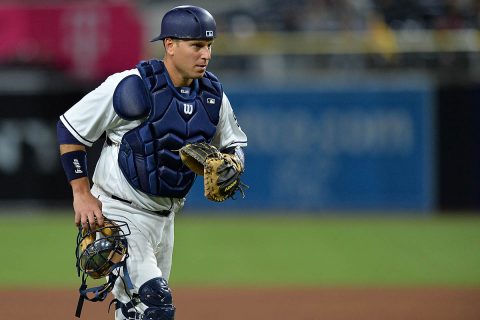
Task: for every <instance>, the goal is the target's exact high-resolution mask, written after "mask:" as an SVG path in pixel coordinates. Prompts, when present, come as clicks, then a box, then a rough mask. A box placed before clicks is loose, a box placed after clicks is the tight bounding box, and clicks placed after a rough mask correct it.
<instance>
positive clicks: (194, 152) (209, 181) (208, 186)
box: [180, 142, 245, 202]
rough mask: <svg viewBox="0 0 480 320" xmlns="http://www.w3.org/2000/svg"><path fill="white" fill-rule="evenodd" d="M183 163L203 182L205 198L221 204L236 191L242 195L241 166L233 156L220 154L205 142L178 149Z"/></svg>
mask: <svg viewBox="0 0 480 320" xmlns="http://www.w3.org/2000/svg"><path fill="white" fill-rule="evenodd" d="M180 157H181V159H182V161H183V163H184V164H185V165H186V166H187V167H188V168H190V169H191V170H192V171H193V172H195V173H196V174H198V175H202V176H204V177H203V181H204V192H205V197H206V198H207V199H208V200H212V201H217V202H221V201H224V200H226V199H227V198H231V197H233V195H234V194H235V192H236V191H237V190H240V192H241V193H242V195H244V191H243V187H245V185H244V184H243V183H242V182H241V181H240V176H241V175H242V173H243V166H242V164H241V162H240V160H238V158H237V157H236V156H235V155H231V154H226V153H221V152H220V151H218V149H217V148H216V147H214V146H212V145H209V144H207V143H205V142H200V143H193V144H187V145H186V146H184V147H182V148H181V149H180Z"/></svg>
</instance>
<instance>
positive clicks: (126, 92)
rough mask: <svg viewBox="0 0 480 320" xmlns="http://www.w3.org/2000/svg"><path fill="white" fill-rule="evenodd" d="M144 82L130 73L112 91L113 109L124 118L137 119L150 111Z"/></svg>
mask: <svg viewBox="0 0 480 320" xmlns="http://www.w3.org/2000/svg"><path fill="white" fill-rule="evenodd" d="M150 101H151V100H150V95H149V94H148V92H147V90H146V88H145V84H144V82H143V80H142V78H140V77H139V76H137V75H135V74H132V75H129V76H127V77H125V78H124V79H122V81H120V83H119V84H118V85H117V87H116V88H115V91H114V92H113V109H114V110H115V112H116V113H117V114H118V116H119V117H120V118H122V119H124V120H129V121H133V120H139V119H142V118H145V117H146V116H148V114H149V113H150V110H151V109H152V105H151V102H150Z"/></svg>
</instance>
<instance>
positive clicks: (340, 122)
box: [187, 81, 435, 211]
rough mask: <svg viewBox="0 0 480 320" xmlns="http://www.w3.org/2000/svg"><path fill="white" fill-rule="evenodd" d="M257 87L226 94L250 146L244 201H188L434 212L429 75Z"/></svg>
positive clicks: (193, 203)
mask: <svg viewBox="0 0 480 320" xmlns="http://www.w3.org/2000/svg"><path fill="white" fill-rule="evenodd" d="M399 83H400V85H392V84H389V83H388V82H382V81H367V82H362V83H356V84H354V85H350V84H349V85H348V86H347V85H338V86H330V87H329V88H327V89H322V86H319V87H317V88H312V87H294V88H292V87H290V88H288V89H285V88H278V89H272V88H266V89H265V88H259V87H250V88H244V89H239V90H234V91H230V92H227V94H228V96H229V98H230V101H231V102H232V105H234V109H235V110H236V115H237V118H238V120H239V122H240V125H241V127H242V129H243V130H244V131H245V132H246V133H247V135H248V139H249V145H248V147H247V148H246V149H245V153H246V168H247V169H246V172H245V174H244V176H243V179H244V182H245V183H246V184H248V185H249V186H250V188H249V189H248V190H247V191H246V198H245V199H237V200H235V201H227V202H225V203H222V204H212V203H209V202H208V201H206V200H205V199H204V198H203V196H202V192H203V190H202V182H203V179H201V178H199V179H198V180H199V181H197V182H196V186H195V188H196V189H195V190H194V192H193V195H192V196H191V197H190V198H189V200H188V202H187V207H192V208H197V207H199V206H200V207H205V208H209V209H214V208H225V207H227V208H257V209H273V210H281V209H286V210H290V209H300V210H390V211H394V210H430V209H432V207H433V206H434V200H435V199H434V180H435V165H434V162H435V161H434V158H433V156H434V155H433V153H434V139H433V128H432V126H433V121H434V117H433V101H432V99H433V98H432V90H431V88H430V86H429V85H428V83H423V82H420V83H418V81H416V82H413V83H412V82H409V81H400V82H399Z"/></svg>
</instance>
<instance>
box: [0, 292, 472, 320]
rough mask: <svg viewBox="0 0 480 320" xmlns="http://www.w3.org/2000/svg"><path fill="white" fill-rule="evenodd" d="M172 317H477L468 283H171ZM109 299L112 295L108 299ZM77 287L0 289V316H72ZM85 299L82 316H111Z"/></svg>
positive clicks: (43, 319)
mask: <svg viewBox="0 0 480 320" xmlns="http://www.w3.org/2000/svg"><path fill="white" fill-rule="evenodd" d="M174 300H175V304H176V306H177V316H176V317H175V318H176V320H246V319H248V320H273V319H275V320H280V319H285V320H317V319H318V320H325V319H326V320H363V319H365V320H367V319H368V320H376V319H378V320H385V319H389V320H396V319H398V320H400V319H401V320H404V319H409V320H416V319H417V320H447V319H448V320H478V319H480V288H471V289H444V288H442V289H440V288H431V289H348V288H342V289H339V288H330V289H329V288H322V289H296V288H285V289H252V290H246V289H213V288H209V289H200V288H195V289H187V288H178V289H174ZM108 301H110V299H108ZM76 303H77V293H76V291H75V290H68V291H42V290H33V291H21V290H0V319H17V320H27V319H28V320H31V319H36V320H52V319H75V317H74V311H75V307H76ZM107 308H108V303H107V302H104V303H91V302H86V304H85V306H84V310H83V314H82V319H88V320H106V319H110V320H111V319H113V313H112V312H111V313H110V314H107Z"/></svg>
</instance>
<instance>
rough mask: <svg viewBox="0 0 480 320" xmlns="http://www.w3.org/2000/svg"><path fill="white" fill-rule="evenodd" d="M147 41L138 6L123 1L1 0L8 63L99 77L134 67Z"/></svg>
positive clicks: (0, 38)
mask: <svg viewBox="0 0 480 320" xmlns="http://www.w3.org/2000/svg"><path fill="white" fill-rule="evenodd" d="M145 41H146V40H145V39H143V29H142V23H141V17H140V16H139V14H138V12H137V10H136V7H135V6H133V5H130V4H126V3H124V2H122V3H121V4H102V3H83V4H82V3H78V4H77V3H71V4H70V3H67V4H52V5H48V4H47V5H46V4H42V5H1V6H0V61H1V62H3V63H8V62H13V63H25V64H28V63H35V64H39V63H41V64H46V65H50V66H52V67H53V68H57V69H60V70H64V71H66V72H67V73H69V74H70V75H72V76H73V77H75V78H77V79H82V80H99V79H101V78H104V77H105V76H107V75H109V74H111V73H114V72H118V71H122V70H124V69H130V68H132V67H134V66H135V64H136V63H137V62H138V61H139V60H140V59H141V55H142V52H143V48H144V43H145Z"/></svg>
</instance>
